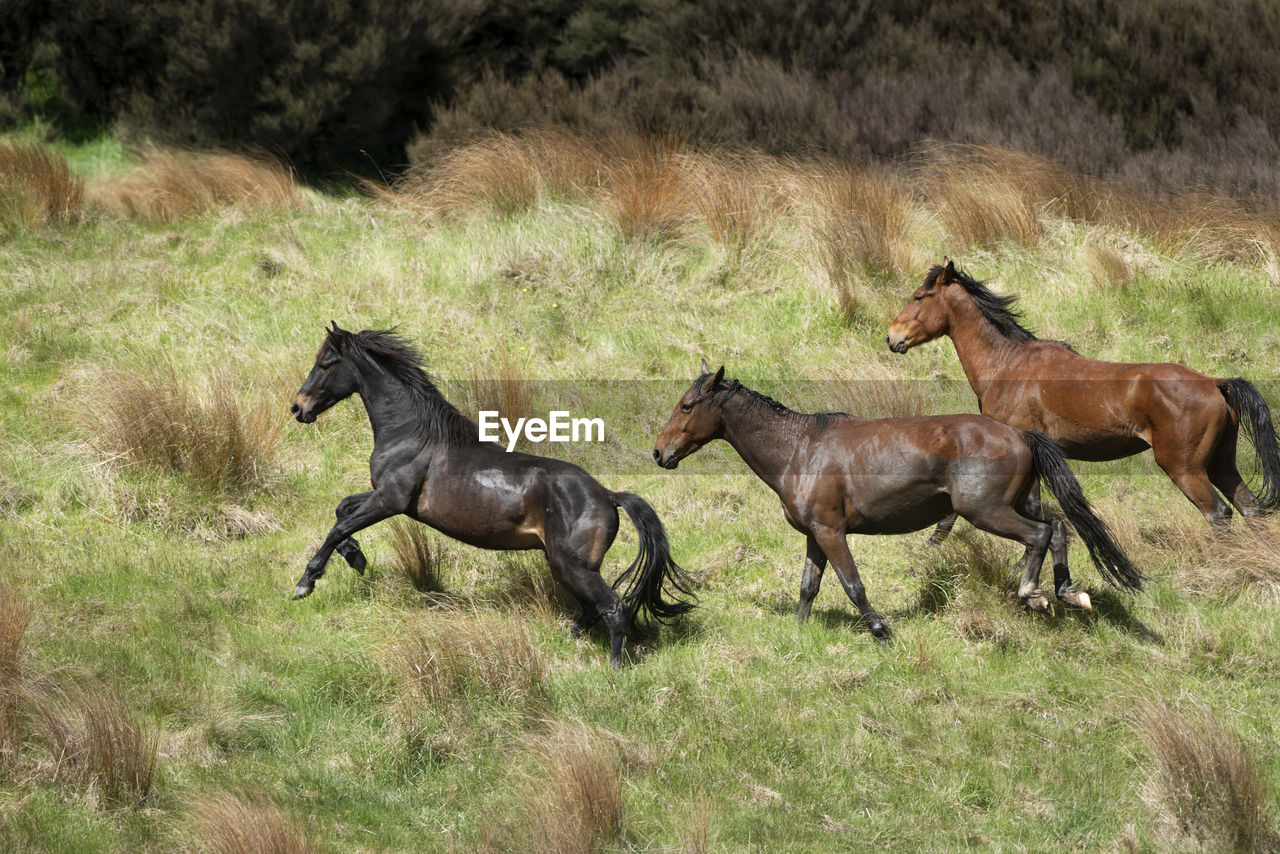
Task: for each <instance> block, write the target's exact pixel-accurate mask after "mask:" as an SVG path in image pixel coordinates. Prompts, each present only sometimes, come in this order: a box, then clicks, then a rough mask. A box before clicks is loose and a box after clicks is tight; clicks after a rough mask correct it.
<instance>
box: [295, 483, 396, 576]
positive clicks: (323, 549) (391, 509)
mask: <svg viewBox="0 0 1280 854" xmlns="http://www.w3.org/2000/svg"><path fill="white" fill-rule="evenodd" d="M407 503H408V502H407V501H406V500H405V499H403V498H401V497H400V496H398V495H395V496H393V495H392V494H391V493H389V492H378V491H376V490H375V491H373V492H371V493H369V494H368V495H367V497H366V498H365V500H364V501H362V502H360V503H359V504H358V505H353V506H354V509H352V510H351V511H350V512H348V513H347V514H346V515H345V516H343V517H342V518H341V519H339V520H338V523H337V524H336V525H334V526H333V527H332V528H331V529H329V535H328V536H327V537H325V538H324V542H323V543H322V544H321V545H320V548H319V549H317V550H316V553H315V555H313V556H312V558H311V560H309V561H307V568H306V570H304V571H303V573H302V577H301V578H299V579H298V584H297V586H296V587H294V589H293V598H294V599H301V598H302V597H304V596H308V595H310V594H311V591H312V590H314V589H315V587H316V579H318V578H319V577H320V576H322V575H324V567H325V564H327V563H328V562H329V557H330V556H331V555H332V554H333V553H334V551H335V550H337V548H338V544H339V543H341V542H343V541H345V540H347V539H348V538H349V537H350V536H351V535H352V534H354V533H355V532H356V531H362V530H364V529H365V528H367V527H369V526H370V525H373V524H375V523H377V522H381V521H382V520H383V519H386V518H388V517H390V516H394V515H396V514H397V513H400V512H403V510H404V508H405V506H406V505H407Z"/></svg>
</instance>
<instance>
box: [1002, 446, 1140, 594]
mask: <svg viewBox="0 0 1280 854" xmlns="http://www.w3.org/2000/svg"><path fill="white" fill-rule="evenodd" d="M1021 432H1022V439H1023V441H1024V442H1026V443H1027V447H1028V448H1029V449H1030V450H1031V459H1032V460H1033V461H1034V463H1035V467H1036V473H1037V474H1039V475H1040V479H1041V480H1043V481H1044V483H1045V484H1046V485H1047V486H1048V487H1049V491H1050V492H1052V493H1053V497H1054V498H1056V499H1058V504H1059V505H1060V506H1061V507H1062V512H1063V513H1064V514H1066V517H1067V521H1068V522H1070V523H1071V524H1072V525H1073V526H1075V529H1076V531H1077V532H1078V533H1079V534H1080V539H1081V540H1083V541H1084V544H1085V546H1087V547H1088V549H1089V557H1091V558H1093V565H1094V566H1096V567H1097V568H1098V572H1100V573H1101V574H1102V577H1103V578H1105V579H1106V580H1107V581H1109V582H1110V583H1112V584H1114V585H1115V586H1117V587H1132V588H1133V589H1135V590H1141V589H1142V581H1143V577H1142V573H1140V572H1138V570H1136V569H1134V567H1133V564H1131V563H1130V562H1129V558H1128V557H1127V556H1126V555H1125V553H1124V552H1123V551H1121V549H1120V546H1119V545H1117V544H1116V541H1115V538H1114V537H1113V536H1112V534H1111V529H1110V528H1108V527H1107V523H1106V522H1103V521H1102V520H1101V519H1099V518H1098V516H1097V514H1095V513H1094V512H1093V508H1092V507H1090V506H1089V502H1088V501H1086V500H1085V497H1084V492H1082V491H1081V489H1080V481H1078V480H1076V476H1075V475H1074V474H1072V473H1071V469H1070V468H1069V467H1068V466H1067V458H1066V457H1065V456H1064V455H1063V453H1062V449H1061V448H1059V447H1058V445H1057V443H1056V442H1054V441H1053V440H1052V439H1050V438H1049V437H1048V436H1046V435H1044V434H1043V433H1037V432H1035V431H1034V430H1023V431H1021Z"/></svg>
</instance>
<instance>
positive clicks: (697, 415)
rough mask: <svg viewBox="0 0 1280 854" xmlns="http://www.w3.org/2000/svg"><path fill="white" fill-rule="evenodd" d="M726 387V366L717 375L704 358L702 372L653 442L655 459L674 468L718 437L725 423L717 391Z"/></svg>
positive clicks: (659, 463) (660, 463)
mask: <svg viewBox="0 0 1280 854" xmlns="http://www.w3.org/2000/svg"><path fill="white" fill-rule="evenodd" d="M722 387H724V366H723V365H721V366H720V370H718V371H716V372H715V373H714V374H713V373H712V372H711V368H709V367H707V360H706V359H703V360H702V374H701V376H699V377H698V378H697V379H696V380H694V381H693V385H691V386H689V390H688V391H686V392H685V393H684V396H683V397H681V398H680V402H679V403H677V404H676V408H675V409H674V410H672V412H671V419H670V420H669V421H667V426H666V427H663V428H662V432H661V433H659V434H658V440H657V442H655V443H654V448H653V461H654V462H656V463H657V464H658V465H660V466H662V467H663V468H666V469H673V468H675V467H676V466H677V465H679V464H680V461H681V460H682V459H684V458H685V457H687V456H689V455H690V454H692V453H693V452H694V451H696V450H698V449H699V448H701V447H702V446H703V445H705V444H707V442H710V441H711V440H712V439H715V438H718V437H719V436H720V432H721V429H722V426H723V423H724V417H723V416H724V397H723V396H722V395H717V394H714V392H715V391H716V390H717V389H718V388H722Z"/></svg>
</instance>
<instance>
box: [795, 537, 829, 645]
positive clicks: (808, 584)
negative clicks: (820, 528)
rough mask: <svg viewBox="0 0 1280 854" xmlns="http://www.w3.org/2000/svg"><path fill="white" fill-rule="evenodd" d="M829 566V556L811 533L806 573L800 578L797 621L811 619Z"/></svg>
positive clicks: (807, 541)
mask: <svg viewBox="0 0 1280 854" xmlns="http://www.w3.org/2000/svg"><path fill="white" fill-rule="evenodd" d="M826 568H827V556H826V554H825V553H824V552H823V551H822V549H820V548H818V541H817V540H815V539H814V538H813V534H809V535H808V537H807V539H806V540H805V554H804V575H803V576H802V577H801V578H800V607H798V608H796V622H797V623H803V622H804V621H805V620H807V619H809V609H810V608H812V607H813V599H814V597H815V596H817V595H818V588H820V587H821V586H822V573H823V571H824V570H826Z"/></svg>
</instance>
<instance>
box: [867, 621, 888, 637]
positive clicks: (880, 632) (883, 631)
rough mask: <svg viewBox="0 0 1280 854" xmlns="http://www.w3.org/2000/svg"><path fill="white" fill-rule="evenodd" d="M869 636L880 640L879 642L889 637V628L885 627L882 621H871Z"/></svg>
mask: <svg viewBox="0 0 1280 854" xmlns="http://www.w3.org/2000/svg"><path fill="white" fill-rule="evenodd" d="M871 634H873V635H875V636H876V637H878V638H880V640H884V639H885V638H887V637H889V627H888V626H887V625H885V623H884V621H883V620H872V621H871Z"/></svg>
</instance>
